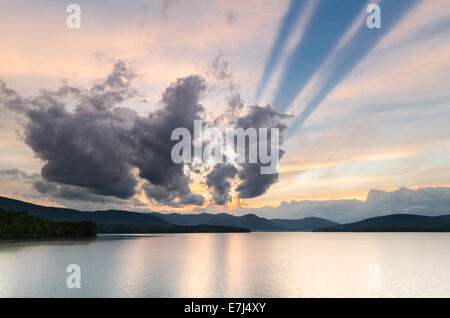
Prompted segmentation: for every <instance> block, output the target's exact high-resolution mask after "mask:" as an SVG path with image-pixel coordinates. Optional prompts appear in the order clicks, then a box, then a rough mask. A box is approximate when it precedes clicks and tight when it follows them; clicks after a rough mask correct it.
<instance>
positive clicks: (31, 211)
mask: <svg viewBox="0 0 450 318" xmlns="http://www.w3.org/2000/svg"><path fill="white" fill-rule="evenodd" d="M0 208H2V209H4V210H12V211H27V212H28V215H32V216H36V217H39V218H43V219H47V220H52V221H92V222H95V223H97V224H122V225H171V224H170V223H169V222H167V221H165V220H163V219H160V218H158V217H156V216H153V215H148V214H144V213H138V212H127V211H117V210H108V211H94V212H84V211H78V210H73V209H65V208H54V207H46V206H41V205H36V204H32V203H27V202H23V201H19V200H14V199H9V198H5V197H0Z"/></svg>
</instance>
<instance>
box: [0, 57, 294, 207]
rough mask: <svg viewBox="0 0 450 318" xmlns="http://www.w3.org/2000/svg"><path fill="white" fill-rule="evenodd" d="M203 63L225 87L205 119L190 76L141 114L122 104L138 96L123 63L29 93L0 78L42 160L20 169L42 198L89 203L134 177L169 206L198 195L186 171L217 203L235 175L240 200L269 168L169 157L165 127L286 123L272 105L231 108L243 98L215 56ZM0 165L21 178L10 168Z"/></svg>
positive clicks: (6, 102)
mask: <svg viewBox="0 0 450 318" xmlns="http://www.w3.org/2000/svg"><path fill="white" fill-rule="evenodd" d="M212 70H213V74H214V76H215V78H216V79H218V80H219V81H221V83H222V84H225V86H226V88H225V89H226V90H227V91H228V92H229V93H230V94H229V96H228V98H227V99H228V107H227V110H226V111H225V112H224V113H223V114H222V115H221V116H220V118H216V119H210V120H208V119H207V118H205V117H206V115H205V112H204V107H203V106H202V105H201V104H200V99H201V98H202V96H203V95H204V93H205V92H206V89H207V85H206V83H205V81H204V80H203V79H202V78H201V77H199V76H195V75H191V76H187V77H184V78H180V79H178V80H176V81H175V82H174V83H172V84H171V85H170V86H169V87H168V88H167V89H166V90H165V91H164V92H163V95H162V99H161V101H160V104H159V106H160V107H159V108H158V109H157V110H156V111H154V112H151V113H150V114H149V115H148V116H147V117H141V116H139V115H138V114H137V113H136V112H135V111H133V110H132V109H130V108H127V107H125V106H123V104H124V103H125V102H126V103H132V102H135V101H136V99H137V98H140V97H141V96H140V95H139V94H138V92H137V91H136V90H135V89H134V88H133V86H132V82H133V80H134V79H135V78H136V77H137V74H136V73H135V72H134V71H133V69H132V68H130V67H129V65H128V63H126V62H124V61H119V62H117V63H116V64H115V65H114V67H113V70H112V72H111V73H110V74H109V75H108V76H107V77H106V78H105V79H103V80H101V81H97V82H96V83H94V84H93V85H92V86H91V87H88V88H82V87H75V86H71V85H69V83H68V82H63V83H62V85H61V87H60V88H58V89H56V90H45V89H42V90H40V91H39V94H38V95H36V96H33V97H24V96H22V95H21V94H20V93H18V92H16V91H14V90H13V89H11V88H9V87H8V86H7V85H6V83H4V82H3V81H0V103H1V105H2V106H3V107H6V109H7V110H9V111H12V112H15V113H17V114H18V115H19V117H20V121H21V123H22V126H23V132H22V135H23V140H24V142H25V143H26V144H27V145H28V146H29V147H30V148H31V149H32V150H33V151H34V153H35V155H36V156H37V157H38V158H40V159H41V160H42V161H43V163H44V164H43V166H42V169H41V174H40V176H39V175H36V176H34V177H33V178H32V179H31V177H30V176H28V177H29V178H30V180H29V183H30V184H32V185H33V188H34V189H35V190H36V191H38V192H39V193H42V194H45V195H47V196H52V197H55V198H62V199H67V200H83V201H91V202H108V200H110V201H109V202H117V199H128V198H131V197H132V196H134V195H135V194H136V191H138V190H140V188H139V187H138V184H139V185H141V186H142V190H144V191H145V193H146V195H147V197H148V198H149V199H150V200H152V201H154V202H156V203H158V204H162V205H169V206H173V207H181V206H183V205H202V204H203V203H204V198H203V196H202V195H198V194H194V193H192V191H191V189H190V183H191V182H192V181H191V178H190V173H202V174H203V173H204V174H207V176H206V184H207V186H208V187H209V188H211V189H212V198H213V200H214V201H215V202H216V203H217V204H225V203H226V202H227V201H229V200H230V192H231V191H232V189H231V183H230V181H229V179H231V178H234V177H236V176H238V177H239V179H240V183H239V185H238V187H237V189H236V191H237V193H238V194H239V196H240V197H241V198H253V197H256V196H258V195H261V194H263V193H265V192H266V191H267V189H268V188H269V187H270V185H272V184H274V183H275V182H276V181H277V180H278V174H268V175H262V174H261V173H260V167H261V166H262V164H261V163H255V164H238V165H235V166H233V165H229V164H224V165H216V166H215V167H214V168H213V169H212V170H211V171H209V168H208V167H207V166H196V165H195V164H193V163H192V164H183V163H179V164H176V163H174V162H173V160H172V158H171V151H172V147H173V146H174V145H175V144H176V143H177V142H178V141H172V140H171V134H172V131H173V130H174V129H175V128H180V127H182V128H186V129H188V130H189V131H190V132H191V135H193V129H194V120H199V119H202V120H203V122H204V125H205V127H207V126H209V127H211V126H216V124H218V123H219V122H220V123H225V124H228V127H241V128H244V129H247V128H250V127H252V128H256V129H258V128H262V127H266V128H279V129H280V138H281V139H282V138H283V135H284V132H285V130H286V126H285V125H284V124H282V123H281V120H282V119H283V118H285V117H286V116H285V115H282V114H280V113H278V112H277V111H276V110H275V109H274V108H272V107H270V106H266V107H260V106H253V107H250V111H249V113H248V114H247V115H245V116H240V113H241V112H242V111H243V109H244V102H243V100H242V98H241V96H240V94H239V92H238V85H237V84H236V83H234V82H233V80H232V71H231V68H230V64H229V63H228V61H226V60H225V59H224V57H223V54H219V55H218V56H217V57H216V58H215V59H214V61H213V63H212ZM269 137H270V136H269ZM258 142H259V141H258ZM281 142H282V140H281V141H280V144H281ZM191 145H192V144H191ZM247 151H248V149H247ZM282 154H283V151H280V155H282ZM2 173H3V174H4V175H6V174H8V173H9V174H10V175H22V177H23V176H25V174H20V173H19V172H17V171H16V172H13V171H10V172H6V171H3V172H2V171H0V175H1V174H2ZM136 174H138V175H139V177H140V179H142V180H143V183H140V182H138V179H137V176H136ZM116 198H117V199H116Z"/></svg>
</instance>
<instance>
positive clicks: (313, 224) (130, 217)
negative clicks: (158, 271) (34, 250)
mask: <svg viewBox="0 0 450 318" xmlns="http://www.w3.org/2000/svg"><path fill="white" fill-rule="evenodd" d="M0 208H2V209H4V210H12V211H27V212H28V214H29V215H32V216H36V217H40V218H44V219H48V220H53V221H92V222H95V223H97V224H99V225H136V226H138V225H139V226H143V225H147V226H171V225H181V226H197V225H219V226H227V227H239V228H245V229H249V230H251V231H264V232H269V231H270V232H282V231H285V232H286V231H312V230H314V229H317V228H320V227H325V226H331V225H337V224H338V223H335V222H331V221H329V220H325V219H320V218H305V219H300V220H281V219H272V220H269V219H265V218H261V217H259V216H257V215H254V214H247V215H244V216H234V215H231V214H227V213H220V214H209V213H201V214H180V213H171V214H162V213H157V212H152V213H139V212H128V211H118V210H108V211H94V212H85V211H78V210H73V209H65V208H55V207H45V206H41V205H36V204H32V203H28V202H23V201H19V200H14V199H10V198H5V197H0ZM102 228H104V227H100V229H102ZM128 228H129V227H128Z"/></svg>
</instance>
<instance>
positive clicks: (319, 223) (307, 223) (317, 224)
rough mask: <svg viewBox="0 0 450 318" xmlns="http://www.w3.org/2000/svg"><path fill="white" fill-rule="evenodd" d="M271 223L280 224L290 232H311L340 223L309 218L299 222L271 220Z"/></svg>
mask: <svg viewBox="0 0 450 318" xmlns="http://www.w3.org/2000/svg"><path fill="white" fill-rule="evenodd" d="M270 221H272V222H274V223H276V224H279V225H281V226H283V227H285V228H286V229H288V230H290V231H297V232H309V231H313V230H315V229H318V228H322V227H328V226H334V225H338V224H339V223H336V222H333V221H330V220H327V219H322V218H315V217H309V218H304V219H299V220H286V219H271V220H270Z"/></svg>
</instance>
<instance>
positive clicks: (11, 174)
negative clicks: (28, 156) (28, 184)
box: [0, 168, 39, 180]
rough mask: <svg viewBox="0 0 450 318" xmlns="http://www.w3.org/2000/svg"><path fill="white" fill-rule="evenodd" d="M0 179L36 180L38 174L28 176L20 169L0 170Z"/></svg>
mask: <svg viewBox="0 0 450 318" xmlns="http://www.w3.org/2000/svg"><path fill="white" fill-rule="evenodd" d="M0 177H5V178H8V179H10V180H17V179H23V180H36V179H37V178H39V174H37V173H33V174H29V173H27V172H25V171H22V170H20V169H16V168H13V169H1V170H0Z"/></svg>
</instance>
